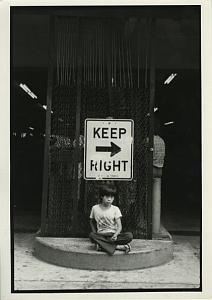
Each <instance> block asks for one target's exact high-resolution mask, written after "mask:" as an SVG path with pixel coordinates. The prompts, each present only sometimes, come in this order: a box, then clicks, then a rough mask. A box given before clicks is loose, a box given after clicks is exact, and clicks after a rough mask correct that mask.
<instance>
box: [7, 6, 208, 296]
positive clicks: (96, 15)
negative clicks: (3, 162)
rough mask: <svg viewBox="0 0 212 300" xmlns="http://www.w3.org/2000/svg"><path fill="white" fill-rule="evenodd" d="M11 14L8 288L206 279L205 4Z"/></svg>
mask: <svg viewBox="0 0 212 300" xmlns="http://www.w3.org/2000/svg"><path fill="white" fill-rule="evenodd" d="M15 3H17V2H15ZM9 22H10V30H9V32H10V33H9V34H10V49H8V51H10V100H9V101H10V204H9V205H10V231H9V234H10V249H9V255H10V263H11V276H10V280H11V281H10V292H11V293H12V294H21V293H30V294H34V293H35V294H36V293H51V294H52V293H66V294H68V293H70V294H71V293H72V295H73V293H97V294H98V293H105V294H107V293H117V295H118V293H120V292H123V293H126V295H129V299H130V293H132V292H136V293H139V294H140V295H142V293H143V292H147V293H148V292H152V293H157V292H185V293H186V292H188V293H189V292H193V293H194V296H195V293H197V292H201V291H202V205H203V203H202V100H203V99H202V77H201V74H202V44H201V38H202V15H201V5H198V4H196V5H190V4H189V3H187V4H184V5H182V4H181V5H168V4H163V5H160V4H159V3H158V4H157V5H142V3H141V4H140V5H138V4H136V5H133V3H128V5H126V4H125V5H118V4H116V5H96V4H95V5H92V4H91V5H78V6H76V5H71V3H70V4H69V5H60V4H58V5H57V6H53V5H49V6H46V5H45V6H36V5H29V6H26V5H23V6H22V5H20V4H19V5H11V6H10V10H9ZM52 296H53V295H52ZM105 296H107V295H105ZM126 297H127V296H126Z"/></svg>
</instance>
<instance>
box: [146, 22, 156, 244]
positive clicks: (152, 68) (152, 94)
mask: <svg viewBox="0 0 212 300" xmlns="http://www.w3.org/2000/svg"><path fill="white" fill-rule="evenodd" d="M155 25H156V20H155V19H151V21H150V35H149V39H150V51H149V52H150V101H149V126H150V128H149V129H150V130H149V149H148V150H149V151H148V156H149V159H148V163H149V164H148V171H149V172H148V174H149V178H148V222H147V238H148V239H152V182H153V136H154V102H155Z"/></svg>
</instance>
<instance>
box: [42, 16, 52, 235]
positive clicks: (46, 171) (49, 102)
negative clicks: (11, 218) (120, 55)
mask: <svg viewBox="0 0 212 300" xmlns="http://www.w3.org/2000/svg"><path fill="white" fill-rule="evenodd" d="M49 23H50V44H49V68H48V83H47V111H46V129H45V146H44V147H45V148H44V169H43V192H42V210H41V233H40V234H41V235H42V236H44V235H45V234H46V233H47V231H46V221H47V218H48V214H47V206H48V183H49V170H50V161H49V146H50V135H51V106H52V90H53V71H54V59H55V18H54V17H53V16H50V19H49Z"/></svg>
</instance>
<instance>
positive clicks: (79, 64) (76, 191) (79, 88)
mask: <svg viewBox="0 0 212 300" xmlns="http://www.w3.org/2000/svg"><path fill="white" fill-rule="evenodd" d="M77 25H78V26H77V103H76V135H75V140H76V147H75V151H74V168H75V178H74V180H75V186H74V201H73V234H74V235H77V230H78V212H77V208H78V202H79V196H80V193H79V188H80V186H79V184H78V180H79V178H78V167H79V136H80V110H81V94H82V86H81V85H82V84H81V83H82V53H81V50H82V49H81V42H80V33H81V30H80V29H81V23H80V19H79V18H78V22H77Z"/></svg>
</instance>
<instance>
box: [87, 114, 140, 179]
mask: <svg viewBox="0 0 212 300" xmlns="http://www.w3.org/2000/svg"><path fill="white" fill-rule="evenodd" d="M133 135H134V123H133V120H130V119H86V120H85V147H84V179H86V180H132V179H133Z"/></svg>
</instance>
